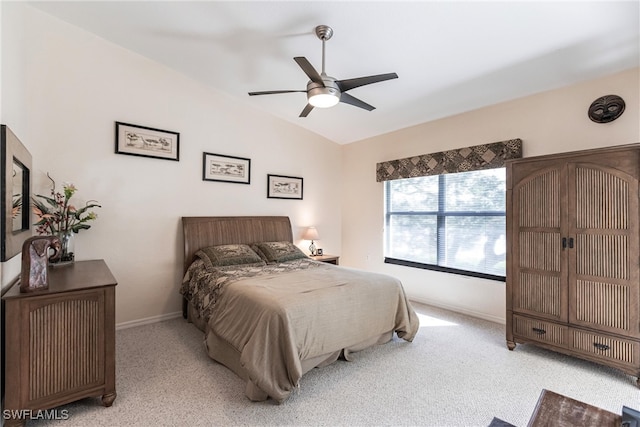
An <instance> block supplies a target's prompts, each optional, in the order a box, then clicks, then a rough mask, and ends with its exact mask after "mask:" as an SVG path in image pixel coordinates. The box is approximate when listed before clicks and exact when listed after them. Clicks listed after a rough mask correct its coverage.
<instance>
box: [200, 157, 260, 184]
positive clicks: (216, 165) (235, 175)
mask: <svg viewBox="0 0 640 427" xmlns="http://www.w3.org/2000/svg"><path fill="white" fill-rule="evenodd" d="M202 180H203V181H221V182H233V183H236V184H250V183H251V159H245V158H243V157H235V156H225V155H222V154H214V153H203V156H202Z"/></svg>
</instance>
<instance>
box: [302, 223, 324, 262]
mask: <svg viewBox="0 0 640 427" xmlns="http://www.w3.org/2000/svg"><path fill="white" fill-rule="evenodd" d="M302 238H303V239H304V240H311V244H310V245H309V252H311V255H312V256H315V255H316V245H315V243H314V242H313V241H314V240H319V239H320V237H319V236H318V230H317V229H316V228H315V227H309V228H307V229H306V230H305V232H304V234H303V235H302Z"/></svg>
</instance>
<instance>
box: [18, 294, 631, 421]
mask: <svg viewBox="0 0 640 427" xmlns="http://www.w3.org/2000/svg"><path fill="white" fill-rule="evenodd" d="M413 306H414V308H415V309H416V311H417V312H418V313H419V315H420V321H421V327H420V331H419V332H418V335H417V336H416V338H415V340H414V341H413V342H412V343H407V342H405V341H403V340H399V339H397V338H394V340H393V341H391V342H389V343H387V344H384V345H380V346H375V347H373V348H369V349H367V350H364V351H361V352H359V353H356V354H355V355H354V356H355V360H354V361H353V362H346V361H338V362H336V363H334V364H332V365H330V366H327V367H324V368H320V369H314V370H312V371H310V372H309V373H307V374H306V375H305V376H304V377H303V378H302V380H301V383H300V387H299V389H297V390H296V391H295V392H294V393H293V394H292V396H291V397H290V398H289V399H288V400H287V401H285V402H284V403H283V404H281V405H277V404H274V403H273V402H272V401H267V402H251V401H249V400H248V399H247V398H246V397H245V396H244V394H243V393H244V382H243V381H242V380H240V379H239V378H238V377H236V376H235V374H233V373H232V372H231V371H230V370H228V369H227V368H225V367H224V366H222V365H220V364H218V363H216V362H214V361H213V360H211V359H210V358H209V357H208V356H207V355H206V352H205V348H204V345H203V334H202V332H200V331H199V330H197V329H196V328H195V327H194V326H193V325H191V324H189V323H187V322H186V321H185V320H183V319H173V320H168V321H164V322H159V323H154V324H150V325H144V326H139V327H135V328H130V329H123V330H119V331H117V333H116V340H117V371H116V373H117V376H116V381H117V383H116V389H117V393H118V397H117V399H116V400H115V402H114V404H113V406H112V407H111V408H105V407H103V406H101V402H100V399H99V398H95V399H84V400H81V401H78V402H75V403H72V404H69V405H65V406H63V407H60V408H58V409H60V410H62V409H65V410H67V411H68V419H67V420H64V421H61V420H59V421H53V420H32V421H30V422H29V423H28V425H29V426H37V427H42V426H65V427H67V426H259V425H282V426H284V425H291V426H377V425H380V426H487V425H488V424H489V423H490V422H491V420H492V418H493V417H498V418H501V419H503V420H505V421H508V422H510V423H512V424H515V425H517V426H526V424H527V422H528V420H529V418H530V416H531V414H532V412H533V410H534V407H535V405H536V402H537V399H538V397H539V395H540V392H541V391H542V389H545V388H546V389H548V390H552V391H555V392H557V393H560V394H564V395H567V396H569V397H572V398H574V399H577V400H581V401H584V402H587V403H589V404H592V405H595V406H598V407H601V408H604V409H607V410H609V411H612V412H615V413H621V412H622V406H623V405H626V406H629V407H633V408H636V409H637V408H640V389H638V388H637V387H636V386H635V377H632V376H629V375H626V374H623V373H621V372H620V371H617V370H615V369H612V368H608V367H604V366H600V365H597V364H594V363H590V362H586V361H582V360H579V359H576V358H571V357H568V356H563V355H561V354H557V353H554V352H551V351H546V350H543V349H539V348H536V347H534V346H530V345H518V346H517V347H516V349H515V350H514V351H509V350H507V346H506V343H505V327H504V325H501V324H497V323H493V322H489V321H485V320H481V319H477V318H473V317H469V316H465V315H462V314H458V313H454V312H450V311H446V310H442V309H439V308H434V307H430V306H426V305H422V304H418V303H413Z"/></svg>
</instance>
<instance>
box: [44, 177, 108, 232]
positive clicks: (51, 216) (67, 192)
mask: <svg viewBox="0 0 640 427" xmlns="http://www.w3.org/2000/svg"><path fill="white" fill-rule="evenodd" d="M47 177H49V179H50V180H51V182H52V183H53V186H52V187H51V197H48V196H43V195H40V194H37V195H35V196H34V197H33V198H32V200H33V213H34V214H35V215H36V217H37V218H38V221H37V222H36V223H35V224H33V225H35V226H36V232H37V233H38V234H51V235H57V234H61V233H65V232H69V231H73V232H74V233H78V232H79V231H80V230H88V229H89V228H91V226H90V225H89V224H87V222H88V221H92V220H94V219H96V218H98V215H97V214H96V213H95V212H93V211H90V210H89V209H91V208H96V207H97V208H100V207H102V206H100V205H99V204H98V202H96V201H95V200H90V201H88V202H87V203H86V204H85V206H84V207H82V208H80V209H77V208H76V207H75V206H74V205H72V204H71V203H70V201H71V197H73V195H74V194H75V192H76V191H78V189H77V188H76V187H75V186H74V185H73V184H67V183H65V184H63V186H62V188H63V192H62V193H60V192H56V183H55V181H54V180H53V179H52V178H51V177H50V176H49V174H48V173H47Z"/></svg>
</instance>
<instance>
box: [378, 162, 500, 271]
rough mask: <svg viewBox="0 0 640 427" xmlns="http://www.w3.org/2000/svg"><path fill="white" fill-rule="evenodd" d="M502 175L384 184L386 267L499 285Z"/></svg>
mask: <svg viewBox="0 0 640 427" xmlns="http://www.w3.org/2000/svg"><path fill="white" fill-rule="evenodd" d="M505 178H506V177H505V169H504V168H498V169H487V170H478V171H472V172H462V173H452V174H444V175H431V176H423V177H418V178H406V179H396V180H392V181H386V182H385V262H387V263H393V264H400V265H407V266H413V267H419V268H426V269H433V270H439V271H446V272H452V273H459V274H465V275H469V276H475V277H484V278H488V279H496V280H504V278H505V275H506V260H505V253H506V236H505V230H506V215H505V206H506V185H505V180H506V179H505Z"/></svg>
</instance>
